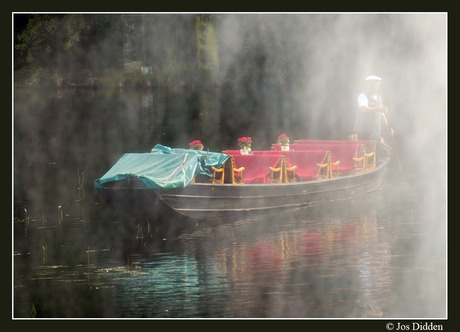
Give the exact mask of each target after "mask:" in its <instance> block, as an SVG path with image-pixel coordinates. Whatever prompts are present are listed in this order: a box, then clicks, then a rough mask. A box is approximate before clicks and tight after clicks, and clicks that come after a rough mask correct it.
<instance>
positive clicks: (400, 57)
mask: <svg viewBox="0 0 460 332" xmlns="http://www.w3.org/2000/svg"><path fill="white" fill-rule="evenodd" d="M215 15H216V18H214V19H215V23H214V33H215V36H216V40H217V41H218V43H219V45H218V70H214V71H212V73H211V74H210V75H211V79H212V80H214V81H218V82H222V84H220V85H219V86H216V87H209V86H206V87H205V86H202V87H201V86H199V85H190V86H185V87H180V86H174V85H173V86H171V87H155V88H152V89H146V88H144V89H140V90H135V89H128V88H127V89H118V88H117V89H112V88H98V89H84V88H62V89H57V88H55V87H52V88H46V89H45V88H37V89H28V88H17V87H16V88H15V89H14V105H13V106H14V107H13V146H12V148H13V171H14V174H13V182H14V183H13V191H14V192H13V197H14V202H13V213H14V220H13V222H12V223H13V232H12V237H13V239H12V240H13V254H14V255H13V278H14V280H13V287H14V294H13V302H14V307H13V309H14V310H13V311H14V312H13V316H14V317H30V316H31V315H32V313H33V310H35V314H36V315H37V317H40V315H41V317H235V318H238V317H281V318H282V317H310V318H311V317H320V318H321V317H341V318H342V317H358V316H362V315H363V314H362V312H361V311H362V309H363V307H364V304H365V303H369V304H371V305H378V306H380V307H381V308H382V310H383V312H384V317H425V318H427V317H428V318H429V317H436V318H443V317H445V316H446V315H447V307H446V296H447V294H446V289H447V280H446V264H447V248H446V244H447V14H445V13H414V14H406V13H401V14H391V15H390V14H349V13H347V14H341V13H338V14H239V15H238V14H227V13H221V14H215ZM193 16H194V14H148V15H146V17H150V19H146V23H145V24H146V25H145V26H144V30H145V33H146V39H145V45H144V47H145V54H146V65H149V63H147V61H150V65H155V64H161V63H162V61H166V60H165V59H166V57H165V56H164V53H163V52H164V48H162V47H161V45H165V44H166V43H167V41H166V40H162V38H163V37H164V36H170V35H171V34H169V33H167V32H170V31H172V30H174V29H177V33H176V35H175V36H176V38H177V40H178V44H179V45H182V47H179V48H178V49H180V50H181V52H179V53H177V54H176V57H175V59H176V60H177V61H178V62H179V61H184V62H187V61H188V57H189V56H190V54H191V53H193V52H194V50H193V48H191V46H190V41H189V39H188V36H187V35H186V31H187V30H186V29H182V30H181V29H179V28H178V27H180V26H183V25H184V24H189V23H188V22H190V20H191V19H193ZM152 22H154V23H152ZM158 22H160V23H161V24H158ZM174 31H176V30H174ZM106 46H107V47H108V46H109V45H106ZM90 54H92V55H94V56H92V61H94V62H102V61H104V58H103V56H101V57H98V56H97V54H98V53H97V52H96V51H95V50H93V52H90ZM59 65H60V62H59V61H58V60H57V63H56V66H59ZM369 75H377V76H379V77H381V78H382V89H383V93H384V99H385V103H386V104H387V105H388V107H389V114H388V118H389V120H390V122H391V126H392V127H393V129H394V131H395V142H392V141H387V143H388V144H389V145H391V146H392V147H393V146H395V147H396V150H397V152H398V155H399V159H400V163H401V169H402V171H403V176H404V179H405V182H406V184H405V185H403V184H402V182H403V181H402V176H401V172H400V169H399V165H398V163H397V158H396V155H395V154H393V155H392V166H391V170H390V172H389V176H388V177H387V181H386V182H385V183H384V186H383V189H381V190H379V191H378V192H377V193H376V194H375V196H368V197H366V198H365V200H364V201H363V202H362V203H360V202H359V201H353V202H351V203H350V204H349V205H347V204H341V205H340V206H338V207H331V208H330V209H329V208H318V209H315V210H314V211H311V212H305V211H304V212H299V213H292V214H289V215H288V216H286V217H285V218H283V223H281V222H280V220H279V218H278V217H277V216H271V217H267V219H266V220H265V219H256V220H252V221H251V220H249V221H248V220H245V221H235V223H228V224H224V225H210V226H209V227H208V228H206V227H202V228H199V229H197V230H188V231H186V232H185V233H184V234H182V235H180V236H178V237H176V238H174V239H165V240H163V238H159V237H151V239H150V241H149V242H148V243H144V242H142V241H145V240H142V241H140V242H139V230H138V229H137V228H136V222H135V221H133V220H130V219H129V218H128V217H125V216H119V215H117V214H115V213H114V212H113V211H110V210H109V209H108V207H107V206H105V205H104V203H103V202H102V200H101V199H100V198H99V197H98V196H97V194H96V193H95V192H94V189H93V182H94V180H96V179H97V178H99V177H101V176H102V175H103V174H104V173H105V172H106V171H107V170H108V169H109V168H110V167H111V166H112V165H113V164H114V163H115V162H116V161H117V160H118V158H120V157H121V155H122V154H123V153H126V152H148V151H150V149H151V148H152V147H153V146H154V145H156V144H164V145H170V146H172V147H187V145H188V143H189V142H191V141H192V140H194V139H201V140H202V142H203V144H204V145H205V149H207V148H209V149H210V151H222V150H225V149H236V148H237V146H236V140H237V139H238V138H239V137H241V136H250V137H252V139H253V142H254V144H253V148H254V149H257V150H262V149H270V146H271V144H272V143H275V141H276V139H277V137H278V135H279V134H281V133H286V134H287V135H288V136H290V137H291V139H302V138H307V139H346V137H347V136H348V135H349V134H351V132H352V129H353V124H354V116H355V112H356V108H357V96H358V94H359V93H360V92H361V91H362V90H363V89H364V88H365V85H364V78H365V77H366V76H369ZM61 211H63V212H61ZM144 235H145V234H144ZM139 243H141V244H140V245H139ZM91 250H94V251H91ZM133 263H134V265H133ZM127 266H128V267H129V266H130V267H131V268H127ZM174 287H176V288H174ZM144 289H145V290H147V291H143V290H144ZM56 290H58V291H56ZM59 292H60V293H62V294H65V296H64V297H67V298H72V299H73V300H72V301H70V300H67V299H65V298H64V297H61V296H60V294H58V293H59ZM149 294H150V295H149ZM134 299H136V300H134ZM337 303H339V304H340V305H339V304H337ZM353 306H354V307H356V308H355V309H356V310H355V309H353V308H354V307H353ZM88 308H89V309H88ZM382 327H383V325H382Z"/></svg>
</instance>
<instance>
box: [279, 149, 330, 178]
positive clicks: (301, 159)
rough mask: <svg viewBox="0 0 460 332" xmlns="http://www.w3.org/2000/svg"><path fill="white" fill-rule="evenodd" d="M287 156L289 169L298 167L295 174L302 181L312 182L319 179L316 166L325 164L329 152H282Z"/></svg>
mask: <svg viewBox="0 0 460 332" xmlns="http://www.w3.org/2000/svg"><path fill="white" fill-rule="evenodd" d="M280 152H282V154H284V155H285V156H286V162H287V165H288V167H293V166H297V169H296V170H295V174H296V175H298V176H299V177H300V180H302V181H311V180H316V179H317V178H318V166H317V165H316V164H318V163H319V164H322V163H324V159H325V158H326V154H327V151H325V150H312V151H280Z"/></svg>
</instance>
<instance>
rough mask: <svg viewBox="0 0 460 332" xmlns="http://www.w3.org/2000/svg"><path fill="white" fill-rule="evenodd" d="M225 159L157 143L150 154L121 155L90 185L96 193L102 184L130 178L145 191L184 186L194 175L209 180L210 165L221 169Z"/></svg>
mask: <svg viewBox="0 0 460 332" xmlns="http://www.w3.org/2000/svg"><path fill="white" fill-rule="evenodd" d="M228 157H229V156H228V155H227V154H223V153H217V152H206V151H198V150H187V149H172V148H170V147H167V146H163V145H160V144H157V145H156V146H155V147H154V148H153V149H152V151H151V152H150V153H125V154H124V155H123V156H122V157H121V158H120V159H119V160H118V161H117V162H116V163H115V165H113V167H112V168H111V169H110V170H109V171H108V172H107V173H106V174H104V176H103V177H101V178H100V179H98V180H96V181H95V182H94V186H95V188H96V189H97V190H100V189H101V188H102V185H103V184H104V183H107V182H112V181H120V180H124V179H126V178H128V177H133V178H139V179H140V180H141V181H142V182H143V183H144V184H145V186H146V187H147V188H149V189H159V188H179V187H185V186H187V185H189V184H190V183H191V182H192V180H193V178H195V177H196V176H199V175H201V176H206V177H209V178H210V177H211V176H212V171H211V166H214V167H216V168H220V167H222V166H223V164H224V163H225V162H226V161H227V159H228Z"/></svg>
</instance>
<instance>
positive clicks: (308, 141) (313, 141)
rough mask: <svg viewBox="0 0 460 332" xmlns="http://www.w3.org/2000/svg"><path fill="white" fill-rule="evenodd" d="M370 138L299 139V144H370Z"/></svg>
mask: <svg viewBox="0 0 460 332" xmlns="http://www.w3.org/2000/svg"><path fill="white" fill-rule="evenodd" d="M371 142H372V141H371V140H356V141H338V140H319V139H299V140H297V143H299V144H353V143H359V144H370V143H371Z"/></svg>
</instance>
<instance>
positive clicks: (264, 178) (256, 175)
mask: <svg viewBox="0 0 460 332" xmlns="http://www.w3.org/2000/svg"><path fill="white" fill-rule="evenodd" d="M226 153H227V152H226ZM227 154H229V153H227ZM231 155H233V158H234V159H235V166H236V168H240V167H244V171H243V179H245V180H246V183H251V184H253V183H268V182H269V180H270V168H269V167H274V168H275V167H277V166H278V165H279V162H280V160H281V154H276V153H275V154H254V155H241V154H239V151H238V154H236V153H235V154H231Z"/></svg>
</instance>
